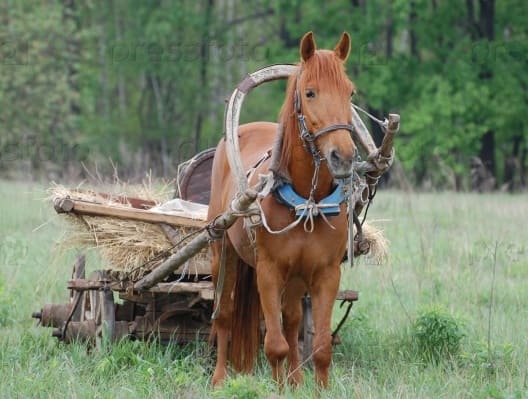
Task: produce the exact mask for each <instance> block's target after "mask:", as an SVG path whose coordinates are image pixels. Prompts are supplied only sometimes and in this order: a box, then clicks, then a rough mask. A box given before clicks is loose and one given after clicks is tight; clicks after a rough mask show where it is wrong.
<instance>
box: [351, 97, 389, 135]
mask: <svg viewBox="0 0 528 399" xmlns="http://www.w3.org/2000/svg"><path fill="white" fill-rule="evenodd" d="M350 104H352V106H353V107H354V108H355V109H357V110H358V111H361V112H363V113H364V114H365V115H367V116H368V117H369V118H370V119H372V120H373V121H374V122H376V123H377V124H378V125H380V126H381V127H382V128H383V129H387V127H388V126H389V120H388V119H387V118H385V119H384V120H381V119H378V118H376V117H375V116H374V115H372V114H371V113H369V112H368V111H365V110H364V109H363V108H361V107H360V106H358V105H356V104H354V103H352V102H351V103H350Z"/></svg>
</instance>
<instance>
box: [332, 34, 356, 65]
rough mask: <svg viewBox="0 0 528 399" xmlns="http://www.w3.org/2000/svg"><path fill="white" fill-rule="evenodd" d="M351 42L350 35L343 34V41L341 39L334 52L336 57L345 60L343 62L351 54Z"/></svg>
mask: <svg viewBox="0 0 528 399" xmlns="http://www.w3.org/2000/svg"><path fill="white" fill-rule="evenodd" d="M351 42H352V39H350V35H349V34H348V33H347V32H343V34H342V35H341V39H339V43H337V45H336V46H335V49H334V51H335V53H336V55H337V56H338V57H339V58H341V59H342V60H343V62H344V61H346V60H347V58H348V55H349V54H350V43H351Z"/></svg>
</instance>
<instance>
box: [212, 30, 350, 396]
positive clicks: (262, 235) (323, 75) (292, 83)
mask: <svg viewBox="0 0 528 399" xmlns="http://www.w3.org/2000/svg"><path fill="white" fill-rule="evenodd" d="M349 52H350V36H349V35H348V33H346V32H345V33H343V35H342V36H341V39H340V40H339V42H338V44H337V46H336V47H335V49H334V50H317V49H316V44H315V41H314V37H313V34H312V33H311V32H309V33H307V34H306V35H304V37H303V38H302V40H301V44H300V54H301V62H300V64H299V67H298V73H297V74H296V75H295V76H292V77H290V79H289V83H288V89H287V93H286V98H285V101H284V105H283V107H282V110H281V113H280V120H279V122H280V124H279V125H277V124H275V123H269V122H255V123H249V124H246V125H242V126H240V129H239V142H240V152H241V159H242V163H243V164H244V167H245V168H246V170H250V169H251V168H252V167H253V166H254V165H255V164H257V163H259V160H260V159H261V158H262V155H263V154H264V153H266V152H267V151H268V150H269V149H271V148H272V147H274V141H275V140H276V137H277V131H278V129H279V126H281V127H282V129H283V130H282V135H281V136H282V137H283V138H282V145H281V146H280V148H281V151H280V153H278V154H274V155H273V157H275V158H277V161H278V162H276V164H277V170H275V171H274V172H275V175H276V176H280V177H281V178H282V179H283V180H284V181H288V182H289V183H291V185H292V187H293V190H294V191H295V192H296V193H297V194H299V195H300V196H302V197H304V198H309V197H311V198H312V199H313V200H314V201H315V203H317V202H319V201H320V200H321V199H323V198H325V197H327V196H328V195H329V194H330V193H331V192H333V190H334V189H335V187H336V179H340V178H344V177H347V176H350V174H351V168H352V161H353V159H354V157H355V154H356V147H355V145H354V142H353V140H352V137H351V134H350V133H351V126H350V124H351V118H352V114H351V110H350V96H351V95H352V94H353V92H354V85H353V83H352V82H351V81H350V80H349V79H348V77H347V75H346V73H345V68H344V63H345V61H346V59H347V57H348V55H349ZM303 115H304V118H303ZM303 121H304V122H303ZM274 148H279V147H277V146H276V145H275V147H274ZM318 165H320V168H319V167H318ZM270 167H271V165H270V161H269V160H267V161H265V162H263V163H259V165H258V167H257V170H256V173H252V174H251V175H252V176H257V175H258V174H259V173H266V172H268V171H269V170H270ZM316 169H317V171H316ZM252 180H256V178H254V177H252ZM254 183H255V182H254V181H253V182H250V184H254ZM236 191H237V187H236V183H235V181H234V178H233V175H232V173H231V171H230V168H229V165H228V161H227V158H226V143H225V140H222V141H221V142H220V144H219V145H218V148H217V150H216V155H215V158H214V162H213V172H212V182H211V200H210V204H209V220H211V219H212V218H214V217H215V216H216V215H218V214H220V213H222V212H223V211H225V210H227V209H228V208H229V205H230V203H231V201H232V199H233V197H234V196H235V194H236ZM260 204H261V209H262V212H263V213H264V215H265V217H266V219H267V225H268V227H269V229H270V230H280V229H282V228H284V227H285V226H287V225H289V224H290V223H292V222H293V221H294V220H295V219H296V215H295V211H294V210H292V209H291V208H290V207H288V206H286V205H284V204H283V203H281V202H280V201H279V200H278V199H277V198H276V196H275V195H273V194H270V195H268V196H266V197H264V198H263V199H262V201H261V203H260ZM312 221H313V226H312V227H313V229H306V228H305V227H306V226H303V223H299V224H298V225H295V226H294V227H293V228H291V229H289V230H288V231H287V232H285V233H284V234H271V233H270V232H269V230H268V229H266V228H264V227H262V226H259V227H257V228H256V229H255V232H254V233H255V236H256V240H255V241H254V242H253V241H252V240H251V239H250V238H249V235H248V232H247V230H246V228H245V227H244V225H243V220H242V219H241V218H240V219H239V220H238V221H237V222H236V223H235V224H234V225H233V226H232V227H231V228H230V229H229V230H228V231H227V235H226V236H225V237H224V239H223V240H219V241H216V242H214V243H213V244H212V258H211V259H212V272H213V282H214V284H215V286H217V285H218V284H220V287H221V288H220V289H221V292H222V294H221V295H218V297H217V298H216V300H217V303H216V304H215V306H216V307H217V309H218V311H217V315H216V318H215V320H214V321H213V337H214V334H216V340H217V362H216V368H215V372H214V376H213V380H212V383H213V386H216V385H218V384H220V383H221V382H222V380H223V379H224V378H225V377H226V374H227V361H228V358H229V359H230V360H231V364H232V366H233V368H234V369H235V371H239V372H240V371H241V372H249V371H251V370H252V368H253V365H254V362H255V358H256V356H257V354H258V349H259V345H260V338H259V330H260V315H261V313H260V312H261V311H262V312H263V314H264V321H265V326H266V335H265V338H264V352H265V354H266V357H267V359H268V361H269V363H270V365H271V368H272V374H273V378H274V379H275V381H277V382H278V383H279V384H280V385H282V384H283V380H284V360H285V359H287V361H288V366H287V378H288V382H289V383H291V384H293V385H297V384H300V383H301V382H302V380H303V375H302V371H301V362H300V357H299V348H298V332H299V325H300V322H301V320H302V305H301V299H302V297H303V295H305V293H309V294H310V296H311V300H312V311H313V321H314V326H315V335H314V339H313V349H312V350H313V362H314V366H315V378H316V381H317V382H318V383H319V384H320V385H321V386H323V387H326V386H327V385H328V373H329V367H330V362H331V357H332V337H331V325H330V322H331V319H332V309H333V306H334V302H335V299H336V296H337V292H338V287H339V280H340V276H341V271H340V263H341V259H342V257H343V254H344V253H345V250H346V245H347V232H348V230H347V226H348V221H347V211H346V205H345V204H344V203H341V204H340V207H339V208H338V214H337V215H336V216H325V217H322V216H315V217H313V220H312ZM222 264H223V265H222ZM221 265H222V266H221ZM222 268H223V271H222V272H221V274H223V276H222V277H220V279H219V273H220V269H222ZM229 342H230V345H229ZM229 346H230V350H228V347H229Z"/></svg>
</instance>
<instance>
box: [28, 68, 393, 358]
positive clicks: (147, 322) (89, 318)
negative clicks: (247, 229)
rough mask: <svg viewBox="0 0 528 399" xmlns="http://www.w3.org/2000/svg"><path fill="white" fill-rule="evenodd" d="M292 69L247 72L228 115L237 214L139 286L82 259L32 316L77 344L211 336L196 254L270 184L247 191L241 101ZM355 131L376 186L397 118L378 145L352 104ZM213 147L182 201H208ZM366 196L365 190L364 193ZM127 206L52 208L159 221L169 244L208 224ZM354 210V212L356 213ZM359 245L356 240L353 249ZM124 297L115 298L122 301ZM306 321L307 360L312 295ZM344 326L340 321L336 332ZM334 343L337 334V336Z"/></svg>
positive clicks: (141, 204)
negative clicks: (178, 232)
mask: <svg viewBox="0 0 528 399" xmlns="http://www.w3.org/2000/svg"><path fill="white" fill-rule="evenodd" d="M294 72H295V66H292V65H274V66H270V67H266V68H263V69H261V70H259V71H257V72H255V73H253V74H250V75H248V76H247V77H246V78H245V79H244V81H243V82H241V84H240V85H239V86H238V88H237V89H236V90H235V91H234V92H233V95H232V96H231V98H230V100H229V102H228V105H227V108H226V118H225V133H226V140H227V150H228V160H229V162H230V167H231V171H232V173H233V174H234V176H235V177H236V181H237V184H238V186H239V192H238V195H237V196H236V198H234V200H233V204H232V208H233V209H236V210H237V212H233V211H226V212H225V213H224V214H222V215H219V216H218V217H217V218H215V219H214V220H213V221H211V222H209V223H208V224H207V226H206V227H207V228H204V229H202V231H200V232H199V234H196V235H195V236H194V237H193V238H192V239H191V240H189V242H188V243H187V244H186V245H185V246H184V247H183V248H181V249H179V250H178V251H177V252H176V253H173V254H171V255H170V256H168V257H167V258H166V259H165V260H164V261H163V263H161V264H160V265H159V266H157V267H156V268H155V269H154V270H152V271H151V272H150V273H148V274H147V275H146V276H144V277H142V278H141V279H140V280H139V281H132V280H122V279H121V280H120V279H116V278H115V277H113V276H112V275H110V274H109V273H107V272H105V271H97V272H94V273H92V274H91V275H90V276H89V277H88V278H86V276H85V257H84V256H83V255H80V256H79V257H78V258H77V259H76V261H75V265H74V267H73V273H72V279H71V280H70V281H69V282H68V284H67V288H68V289H69V292H70V296H69V300H68V301H67V302H66V303H64V304H47V305H45V306H44V307H42V309H41V310H40V311H39V312H35V313H34V314H33V317H35V318H37V319H39V320H40V322H41V324H42V325H43V326H46V327H52V328H54V330H53V335H54V336H56V337H57V338H59V339H61V340H63V341H65V342H71V341H72V340H78V339H80V340H88V341H91V342H96V343H97V342H101V340H109V341H112V340H117V339H121V338H123V337H133V338H139V339H145V338H148V337H152V336H155V337H159V338H160V339H161V340H162V341H168V340H173V341H175V342H178V343H186V342H190V341H194V340H196V339H199V340H201V339H206V337H207V336H208V335H209V332H210V327H211V322H210V317H211V314H212V308H213V301H214V290H213V284H212V281H211V276H210V268H209V264H208V261H207V259H206V260H205V261H204V260H203V259H202V260H199V259H197V258H195V255H196V254H197V253H199V252H200V251H202V250H203V249H204V248H205V247H207V245H208V243H209V242H210V241H211V240H214V239H218V238H220V236H216V235H215V234H216V232H219V231H221V232H224V231H225V230H226V229H228V228H229V227H230V226H231V225H232V224H233V223H234V222H235V221H236V220H237V218H238V217H240V212H241V211H244V210H247V209H248V208H249V207H250V206H251V205H252V204H253V202H254V201H255V199H256V198H257V195H258V193H259V192H260V190H262V188H263V185H264V184H265V182H262V181H261V182H259V183H258V184H257V185H256V186H254V187H248V182H247V179H246V176H245V171H243V169H242V167H241V162H240V159H239V157H238V153H237V149H238V136H237V132H238V118H239V114H240V108H241V105H242V102H243V99H244V96H245V95H246V94H247V93H248V92H249V91H250V90H251V89H252V88H253V87H257V86H258V85H260V84H262V83H264V82H268V81H271V80H275V79H283V78H287V77H288V76H290V75H291V74H292V73H294ZM351 109H352V113H353V121H352V123H353V125H354V129H355V131H354V134H355V135H356V138H357V142H358V143H359V144H360V146H361V147H362V148H363V151H364V152H365V153H366V155H367V161H365V162H360V163H358V164H357V165H356V167H357V168H358V169H359V168H361V169H362V170H363V172H366V173H365V177H364V179H365V184H366V185H367V186H368V187H369V188H370V189H371V192H373V191H372V189H373V188H374V187H375V185H376V182H377V178H378V177H379V175H380V174H381V173H383V171H385V170H386V169H387V168H388V166H390V161H391V160H392V142H393V137H394V134H395V133H396V132H397V130H398V128H399V116H398V115H389V120H388V124H387V127H386V136H385V138H384V141H383V144H382V146H381V147H380V148H376V146H375V145H374V142H373V141H372V138H371V136H370V134H369V133H368V131H367V129H366V128H365V126H364V124H363V123H362V121H361V119H360V118H359V116H358V115H357V113H356V112H355V110H354V107H353V106H351ZM213 154H214V150H206V151H204V152H202V153H200V154H198V155H197V156H196V157H194V158H193V160H192V162H189V163H188V164H187V167H186V168H184V170H182V171H181V174H180V176H179V177H178V183H179V184H178V190H177V193H178V195H179V196H180V197H182V198H183V199H189V200H191V201H194V202H202V203H205V204H207V203H208V202H209V190H210V189H209V187H210V175H211V168H212V159H213ZM360 194H361V193H360ZM121 200H122V201H123V202H126V203H128V204H130V207H129V208H127V209H124V208H123V207H112V206H105V205H104V204H100V203H90V202H86V201H76V200H75V199H72V198H68V197H65V198H58V199H56V200H55V203H54V206H55V209H56V210H57V212H59V213H73V214H81V215H82V214H84V215H98V216H108V217H114V218H116V217H117V218H123V219H127V220H140V221H144V222H149V223H157V224H160V225H161V226H162V227H163V229H164V231H165V232H166V234H167V237H168V238H169V240H174V239H175V238H174V235H172V234H171V231H172V229H173V227H174V226H188V227H194V228H199V229H201V228H202V227H204V225H205V222H203V221H200V220H195V219H192V218H186V217H181V216H171V215H160V214H154V213H152V212H148V209H149V208H150V207H152V206H153V205H154V203H152V202H150V201H145V200H142V199H137V198H121ZM354 209H355V208H354ZM355 245H356V242H354V247H355ZM184 262H194V265H193V269H195V270H198V272H196V273H193V274H192V275H191V276H189V275H187V274H184V273H182V264H183V263H184ZM116 297H117V298H118V299H119V300H118V301H116V299H117V298H116ZM357 299H358V294H357V292H355V291H343V292H340V293H339V295H338V300H342V301H345V302H348V304H349V306H348V309H347V311H346V314H348V312H349V310H350V307H351V305H352V303H353V302H354V301H356V300H357ZM303 309H304V322H303V328H302V331H301V332H300V334H301V338H302V339H303V340H304V348H305V350H304V357H305V359H306V358H307V357H308V355H309V353H310V350H311V346H312V345H311V337H312V332H313V324H312V320H311V305H310V301H309V298H308V297H306V298H304V300H303ZM341 325H342V322H340V323H339V326H338V328H337V329H339V327H340V326H341ZM334 340H335V341H338V337H337V336H336V334H334Z"/></svg>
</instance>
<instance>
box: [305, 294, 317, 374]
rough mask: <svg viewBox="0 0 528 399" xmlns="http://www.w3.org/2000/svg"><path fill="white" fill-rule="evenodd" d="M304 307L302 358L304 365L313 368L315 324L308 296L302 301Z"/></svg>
mask: <svg viewBox="0 0 528 399" xmlns="http://www.w3.org/2000/svg"><path fill="white" fill-rule="evenodd" d="M302 307H303V326H302V339H303V347H302V358H303V363H304V364H306V365H308V366H309V367H311V366H312V347H313V335H314V324H313V317H312V300H311V299H310V297H309V296H308V295H305V296H304V297H303V299H302Z"/></svg>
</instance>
